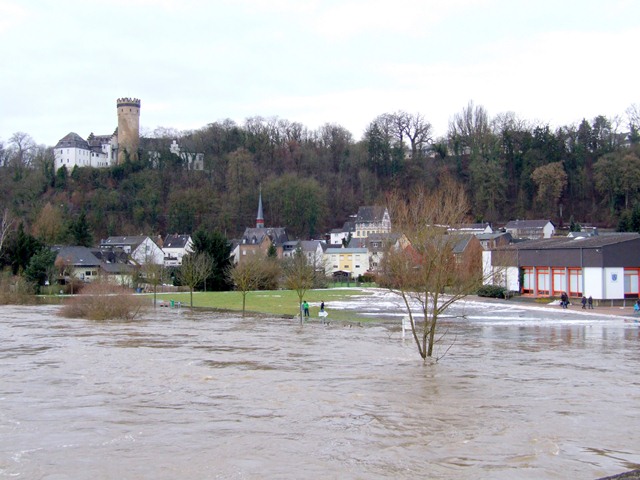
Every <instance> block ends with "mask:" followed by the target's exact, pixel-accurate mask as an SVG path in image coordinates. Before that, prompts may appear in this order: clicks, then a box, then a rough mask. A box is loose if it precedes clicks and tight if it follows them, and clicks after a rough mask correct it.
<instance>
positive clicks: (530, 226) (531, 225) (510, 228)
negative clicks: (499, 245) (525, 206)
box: [504, 220, 556, 240]
mask: <svg viewBox="0 0 640 480" xmlns="http://www.w3.org/2000/svg"><path fill="white" fill-rule="evenodd" d="M504 229H505V231H506V232H507V233H510V234H511V236H512V237H513V238H528V239H531V240H537V239H539V238H551V237H552V236H553V234H554V233H555V232H556V227H555V226H554V225H553V223H551V221H549V220H511V221H510V222H509V223H507V224H506V225H505V226H504Z"/></svg>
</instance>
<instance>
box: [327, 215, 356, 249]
mask: <svg viewBox="0 0 640 480" xmlns="http://www.w3.org/2000/svg"><path fill="white" fill-rule="evenodd" d="M353 218H355V216H354V217H353ZM355 229H356V222H355V221H353V220H348V221H346V222H344V224H343V225H342V228H334V229H333V230H331V231H330V232H329V244H330V245H341V246H342V245H343V241H344V242H347V243H348V242H349V239H350V238H352V237H353V233H354V232H355Z"/></svg>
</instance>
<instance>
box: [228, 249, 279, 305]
mask: <svg viewBox="0 0 640 480" xmlns="http://www.w3.org/2000/svg"><path fill="white" fill-rule="evenodd" d="M279 275H280V267H279V265H278V263H277V262H276V261H275V259H273V258H270V257H263V256H261V255H252V256H248V257H247V258H246V259H243V260H242V261H241V262H240V263H238V264H237V265H235V266H233V267H230V268H229V269H228V270H227V276H228V278H229V281H230V282H231V283H233V285H234V286H235V289H236V290H237V291H239V292H240V294H241V295H242V316H243V317H244V315H245V310H246V308H245V307H246V304H247V294H248V293H249V292H251V291H254V290H275V289H276V288H277V279H278V277H279Z"/></svg>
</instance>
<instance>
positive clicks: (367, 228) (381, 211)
mask: <svg viewBox="0 0 640 480" xmlns="http://www.w3.org/2000/svg"><path fill="white" fill-rule="evenodd" d="M390 231H391V217H390V216H389V210H387V208H386V207H380V206H368V207H360V208H359V209H358V214H357V215H356V220H355V227H354V234H353V237H354V238H366V237H368V236H369V235H370V234H372V233H389V232H390Z"/></svg>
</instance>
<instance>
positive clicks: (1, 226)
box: [0, 208, 13, 252]
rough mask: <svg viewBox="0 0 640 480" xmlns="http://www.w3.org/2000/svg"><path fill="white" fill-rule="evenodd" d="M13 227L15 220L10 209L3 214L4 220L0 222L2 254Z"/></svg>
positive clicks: (0, 250) (0, 249) (6, 209)
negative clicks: (5, 241)
mask: <svg viewBox="0 0 640 480" xmlns="http://www.w3.org/2000/svg"><path fill="white" fill-rule="evenodd" d="M11 225H13V219H12V218H11V215H10V214H9V209H8V208H5V209H4V212H3V213H2V219H1V220H0V252H2V246H3V245H4V240H5V238H7V234H8V233H9V229H10V228H11Z"/></svg>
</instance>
